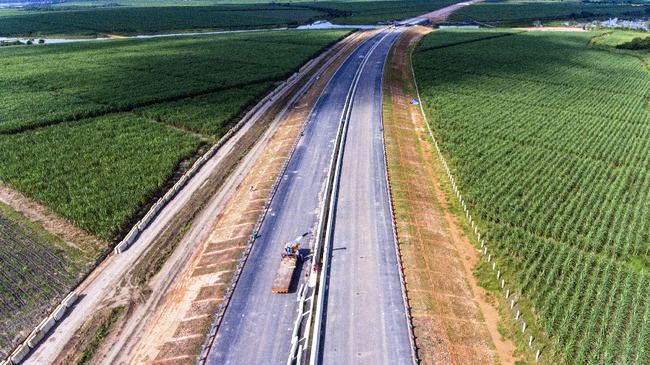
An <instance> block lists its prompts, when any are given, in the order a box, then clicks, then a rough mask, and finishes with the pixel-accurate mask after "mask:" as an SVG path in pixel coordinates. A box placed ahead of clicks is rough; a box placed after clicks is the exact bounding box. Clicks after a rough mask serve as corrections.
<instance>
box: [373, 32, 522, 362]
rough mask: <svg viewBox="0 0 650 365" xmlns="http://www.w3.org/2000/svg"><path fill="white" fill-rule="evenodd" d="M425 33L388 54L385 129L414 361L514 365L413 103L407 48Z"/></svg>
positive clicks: (407, 34) (406, 36) (475, 257)
mask: <svg viewBox="0 0 650 365" xmlns="http://www.w3.org/2000/svg"><path fill="white" fill-rule="evenodd" d="M430 31H431V30H430V29H427V28H423V27H413V28H411V29H410V30H408V31H407V32H405V34H404V35H403V36H402V37H401V38H400V39H399V40H398V42H397V43H396V45H395V46H394V47H393V50H392V51H391V54H390V56H389V63H388V66H387V69H386V74H385V81H384V111H383V113H384V114H383V116H384V125H385V130H384V133H385V140H386V153H387V156H388V171H389V176H390V180H391V197H392V201H393V205H394V211H395V217H396V224H397V231H398V237H399V245H400V253H401V258H402V261H403V266H404V274H405V281H406V287H407V292H408V300H409V306H410V310H411V315H412V320H413V325H414V332H415V336H416V346H417V348H418V355H419V357H420V360H421V361H422V363H423V364H497V363H500V364H513V363H515V361H516V360H517V358H515V357H514V355H513V354H514V352H515V346H514V344H513V343H512V342H510V341H508V340H505V339H504V338H503V337H502V336H501V334H500V333H499V332H498V330H497V327H498V322H499V320H500V318H499V315H498V312H497V310H496V308H495V307H494V306H492V305H491V304H490V302H489V298H488V295H487V293H486V292H485V290H484V289H483V288H481V287H479V286H478V284H477V282H476V279H475V277H474V276H473V274H472V269H473V268H474V266H475V265H476V264H477V262H478V252H477V250H476V249H475V248H474V246H472V244H471V243H470V241H469V239H468V238H467V236H466V235H465V234H464V231H463V227H462V224H463V222H462V220H460V219H459V218H458V217H457V216H455V215H454V214H453V213H452V212H451V211H450V205H451V204H453V203H454V200H453V199H451V196H450V195H449V194H450V193H449V189H448V187H446V184H447V181H446V180H444V179H443V178H442V177H444V172H443V167H442V165H441V163H440V161H439V160H438V159H437V158H436V155H435V154H434V149H433V146H432V144H431V141H430V139H429V137H428V135H427V133H426V126H425V121H424V118H423V116H422V114H421V112H420V109H419V107H418V106H417V105H412V104H411V100H413V99H414V98H416V92H415V86H414V82H413V78H412V73H411V65H410V52H411V50H412V47H413V46H414V45H415V44H417V42H418V41H419V40H420V39H421V38H422V37H423V36H424V35H425V34H427V33H428V32H430Z"/></svg>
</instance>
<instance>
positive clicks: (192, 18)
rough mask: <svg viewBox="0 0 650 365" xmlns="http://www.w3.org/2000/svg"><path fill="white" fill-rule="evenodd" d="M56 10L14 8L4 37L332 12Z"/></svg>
mask: <svg viewBox="0 0 650 365" xmlns="http://www.w3.org/2000/svg"><path fill="white" fill-rule="evenodd" d="M55 9H56V8H53V9H50V10H48V11H27V10H26V11H22V12H16V11H13V12H12V13H11V15H5V16H0V19H2V21H1V22H0V36H4V37H10V36H23V35H28V36H42V35H74V36H98V35H107V34H123V35H125V34H153V33H167V32H174V31H197V30H204V29H210V30H230V29H246V28H265V27H280V26H289V25H298V24H302V23H308V22H310V21H312V20H315V19H317V18H324V17H326V16H327V14H326V13H323V12H320V11H317V10H313V9H309V8H304V7H288V6H281V5H271V4H267V5H260V4H257V5H219V6H162V7H106V8H81V9H72V10H68V9H65V8H64V9H62V10H56V11H55ZM0 14H2V10H1V9H0Z"/></svg>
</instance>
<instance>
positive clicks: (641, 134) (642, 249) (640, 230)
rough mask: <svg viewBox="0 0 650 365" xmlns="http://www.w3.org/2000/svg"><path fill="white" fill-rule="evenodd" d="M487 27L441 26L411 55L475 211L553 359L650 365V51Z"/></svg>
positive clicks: (583, 37) (584, 36)
mask: <svg viewBox="0 0 650 365" xmlns="http://www.w3.org/2000/svg"><path fill="white" fill-rule="evenodd" d="M459 33H460V34H463V35H462V36H459ZM469 33H474V34H473V35H470V34H469ZM481 35H483V37H484V38H485V39H483V40H481V41H475V42H472V43H469V44H466V45H464V44H460V45H457V46H454V47H445V48H440V47H439V46H440V45H444V44H445V42H448V43H453V42H457V41H458V39H459V37H461V38H463V37H464V38H472V39H478V38H480V37H481ZM492 35H493V33H489V32H483V31H464V32H463V31H440V32H436V33H433V34H432V35H429V36H427V37H426V38H425V39H424V40H423V41H422V43H421V46H420V49H421V50H423V49H427V48H432V47H434V46H436V47H438V49H435V50H429V51H417V52H416V53H415V55H414V66H415V71H416V77H417V79H418V84H419V85H420V92H421V96H422V98H423V103H424V106H425V110H426V112H427V116H428V117H429V118H430V122H431V124H432V128H433V130H434V133H436V135H437V138H438V139H439V143H440V146H441V148H442V150H443V151H444V153H445V154H446V155H447V157H448V162H449V164H450V166H451V168H452V170H453V171H454V175H455V176H456V177H457V182H458V185H459V189H460V190H461V191H462V192H463V195H464V197H465V200H466V202H467V205H468V209H470V211H471V212H472V215H473V216H474V217H475V218H477V219H476V220H477V221H478V224H479V228H480V231H484V232H487V233H488V242H489V244H490V245H491V247H494V248H495V249H496V251H497V252H498V253H499V254H498V255H497V256H498V258H497V260H498V262H499V266H500V267H501V268H502V270H505V273H504V275H505V276H506V278H507V279H508V280H507V281H508V282H511V283H514V284H516V285H518V286H519V288H518V291H520V292H521V294H523V298H525V299H524V301H526V302H529V303H530V305H531V306H532V307H533V308H534V314H533V316H534V318H527V319H526V321H527V322H531V320H532V319H534V320H535V321H536V322H537V323H539V324H540V325H541V328H542V329H543V331H544V332H545V333H546V334H548V335H549V336H550V338H551V344H552V348H546V349H545V350H544V351H545V353H546V354H545V358H546V359H547V361H552V360H548V359H558V358H561V359H562V361H564V362H567V363H576V364H582V363H607V364H611V363H626V364H632V363H635V364H647V363H649V362H650V353H649V351H650V346H649V344H650V342H649V341H648V339H649V338H650V300H649V298H650V291H649V289H648V288H650V275H649V273H648V269H649V268H650V266H649V264H650V256H649V250H650V221H649V220H648V219H647V218H648V217H649V216H650V206H649V205H648V204H647V202H648V201H650V155H649V154H648V153H647V151H648V150H650V114H649V113H648V111H647V110H646V105H647V100H648V98H649V96H650V75H649V74H648V70H647V69H646V68H645V67H644V64H643V63H642V62H641V61H640V59H639V58H643V57H647V53H646V54H645V55H644V54H641V55H642V56H641V57H638V56H639V55H638V54H633V55H634V56H637V57H631V56H630V55H631V53H623V52H610V51H608V50H604V49H595V48H590V47H589V46H588V44H589V43H590V39H591V37H593V36H594V35H596V34H594V33H519V34H515V35H512V36H509V37H500V38H494V37H492Z"/></svg>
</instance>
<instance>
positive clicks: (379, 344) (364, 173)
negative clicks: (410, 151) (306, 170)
mask: <svg viewBox="0 0 650 365" xmlns="http://www.w3.org/2000/svg"><path fill="white" fill-rule="evenodd" d="M400 33H401V32H399V31H393V32H391V33H390V34H389V35H388V36H387V37H386V38H385V39H384V40H383V41H382V42H381V44H380V45H379V47H377V48H376V49H375V50H374V52H373V53H372V55H371V56H370V59H369V60H368V63H367V64H366V66H365V67H364V69H363V71H362V74H361V78H360V81H359V85H358V89H357V92H356V94H355V96H354V99H353V106H352V112H351V115H350V124H349V129H348V132H347V136H346V141H345V146H344V149H343V164H342V167H341V177H340V182H339V192H338V196H337V197H335V198H336V201H337V203H336V210H335V212H336V213H335V215H334V222H333V226H334V227H333V231H334V234H333V241H332V249H331V252H330V255H331V257H330V267H329V268H328V270H329V273H328V276H327V278H328V280H327V283H326V291H325V295H326V299H325V304H324V305H325V308H324V319H323V323H324V324H323V330H322V332H321V351H320V362H321V363H323V364H412V363H413V362H414V359H413V357H412V352H411V351H412V349H411V345H410V329H409V326H408V316H407V312H406V308H405V307H404V301H403V297H402V288H401V281H400V275H401V274H400V271H399V262H398V258H397V253H396V246H395V245H396V243H395V238H394V237H395V236H394V227H393V221H392V215H391V210H390V209H391V208H390V195H389V192H388V186H387V181H386V176H385V174H386V164H385V160H384V141H383V131H382V121H381V118H382V92H381V90H382V76H383V68H384V63H385V60H386V57H387V55H388V52H389V51H390V48H391V46H392V44H393V43H394V42H395V40H396V39H397V37H398V36H399V35H400Z"/></svg>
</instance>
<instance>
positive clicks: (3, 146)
mask: <svg viewBox="0 0 650 365" xmlns="http://www.w3.org/2000/svg"><path fill="white" fill-rule="evenodd" d="M200 143H201V141H200V140H199V139H198V138H196V137H194V136H192V135H190V134H188V133H185V132H181V131H177V130H174V129H171V128H168V127H165V126H164V125H161V124H159V123H155V122H152V121H148V120H146V119H143V118H140V117H136V116H133V115H131V114H116V115H111V116H108V117H100V118H97V119H87V120H84V121H80V122H75V123H63V124H60V125H56V126H52V127H49V128H45V129H37V130H33V131H28V132H23V133H19V134H15V135H5V136H0V161H2V162H1V163H0V176H2V178H3V179H4V180H5V181H7V182H8V183H9V184H11V186H13V187H15V188H16V189H18V190H20V191H22V192H24V193H26V194H27V195H29V196H32V197H34V198H35V199H37V200H38V201H42V202H46V203H47V205H48V206H49V207H50V208H51V209H52V210H53V211H54V212H56V213H59V214H61V215H63V216H65V217H66V218H68V219H69V220H70V221H72V222H73V223H74V224H75V225H77V226H79V227H81V228H84V229H86V230H88V231H89V232H93V233H95V234H97V235H98V236H99V237H101V238H103V239H107V240H110V239H111V238H112V237H113V235H114V234H115V233H116V232H118V231H119V230H120V228H122V225H123V224H124V223H126V222H128V221H129V218H131V216H132V215H133V214H134V213H135V212H136V211H137V210H138V209H139V207H140V206H142V205H143V204H145V203H146V202H147V201H148V200H149V199H150V198H151V197H152V195H153V194H154V193H155V192H156V190H157V189H158V188H159V187H161V186H163V185H164V184H165V182H166V181H167V179H169V178H170V177H171V175H172V173H173V172H174V170H175V169H176V166H177V165H178V164H179V163H180V162H181V161H182V160H184V159H185V158H187V157H189V156H191V155H192V154H194V151H196V149H197V148H198V147H199V145H200Z"/></svg>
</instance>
